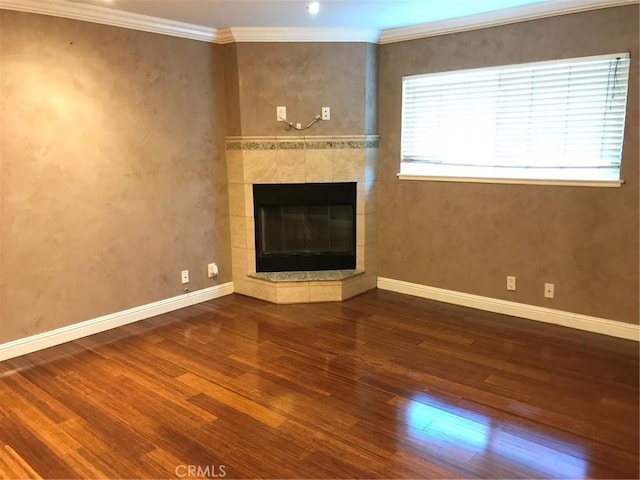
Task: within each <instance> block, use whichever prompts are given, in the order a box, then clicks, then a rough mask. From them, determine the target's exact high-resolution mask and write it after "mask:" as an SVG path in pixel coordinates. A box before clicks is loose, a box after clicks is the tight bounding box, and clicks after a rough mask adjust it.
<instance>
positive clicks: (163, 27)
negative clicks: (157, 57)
mask: <svg viewBox="0 0 640 480" xmlns="http://www.w3.org/2000/svg"><path fill="white" fill-rule="evenodd" d="M0 9H4V10H15V11H19V12H27V13H37V14H40V15H51V16H54V17H62V18H71V19H73V20H81V21H83V22H91V23H100V24H103V25H111V26H114V27H122V28H129V29H131V30H140V31H143V32H151V33H159V34H161V35H170V36H172V37H181V38H190V39H192V40H199V41H201V42H211V43H220V42H219V41H218V30H217V29H215V28H209V27H201V26H198V25H191V24H189V23H182V22H175V21H173V20H166V19H164V18H157V17H150V16H147V15H140V14H137V13H131V12H124V11H122V10H115V9H112V8H106V7H100V6H97V5H89V4H85V3H78V2H68V1H64V0H0Z"/></svg>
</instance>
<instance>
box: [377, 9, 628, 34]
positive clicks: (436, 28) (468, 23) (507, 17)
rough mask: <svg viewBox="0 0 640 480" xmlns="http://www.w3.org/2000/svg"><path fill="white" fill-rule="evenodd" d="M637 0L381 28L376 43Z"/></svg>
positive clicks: (508, 10) (483, 15)
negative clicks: (387, 28)
mask: <svg viewBox="0 0 640 480" xmlns="http://www.w3.org/2000/svg"><path fill="white" fill-rule="evenodd" d="M639 1H640V0H563V1H555V2H545V3H534V4H530V5H523V6H521V7H514V8H509V9H505V10H498V11H495V12H488V13H483V14H479V15H469V16H467V17H460V18H454V19H451V20H442V21H439V22H430V23H425V24H422V25H415V26H411V27H400V28H393V29H389V30H383V31H382V33H381V35H380V40H379V41H378V43H380V44H385V43H396V42H404V41H407V40H415V39H418V38H425V37H435V36H438V35H447V34H449V33H457V32H463V31H467V30H478V29H481V28H488V27H495V26H499V25H507V24H510V23H518V22H526V21H528V20H536V19H539V18H545V17H555V16H558V15H567V14H570V13H577V12H584V11H588V10H598V9H602V8H610V7H619V6H622V5H631V4H637V3H639Z"/></svg>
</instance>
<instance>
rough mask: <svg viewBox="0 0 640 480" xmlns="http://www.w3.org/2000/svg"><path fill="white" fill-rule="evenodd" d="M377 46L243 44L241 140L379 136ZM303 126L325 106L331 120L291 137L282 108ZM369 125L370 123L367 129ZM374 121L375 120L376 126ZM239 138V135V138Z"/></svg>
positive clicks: (239, 50) (239, 46)
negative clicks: (252, 137) (279, 117)
mask: <svg viewBox="0 0 640 480" xmlns="http://www.w3.org/2000/svg"><path fill="white" fill-rule="evenodd" d="M376 48H377V47H376V46H375V45H371V44H367V43H238V44H236V45H235V49H236V53H237V59H236V61H237V69H238V79H239V82H238V83H239V99H240V101H239V105H240V117H241V118H240V124H241V132H240V134H241V135H282V136H285V135H362V134H364V133H369V134H375V133H377V132H375V131H372V130H373V129H374V125H375V84H372V83H371V82H372V81H373V80H375V76H374V75H371V72H372V65H373V68H375V56H376V51H377V50H376ZM278 105H284V106H286V107H287V118H288V119H289V120H290V121H293V122H299V123H301V124H303V125H306V124H308V123H309V122H310V121H311V120H313V117H314V115H316V114H318V113H320V112H321V108H322V107H323V106H328V107H331V120H330V121H326V122H321V123H319V124H317V125H315V126H313V127H312V128H311V129H309V130H307V131H305V132H304V133H301V132H299V131H296V130H293V129H292V130H291V131H289V132H286V131H285V130H284V124H283V123H282V122H280V123H278V122H277V121H276V106H278ZM367 119H369V121H368V123H367ZM372 119H373V120H372ZM236 134H237V133H236Z"/></svg>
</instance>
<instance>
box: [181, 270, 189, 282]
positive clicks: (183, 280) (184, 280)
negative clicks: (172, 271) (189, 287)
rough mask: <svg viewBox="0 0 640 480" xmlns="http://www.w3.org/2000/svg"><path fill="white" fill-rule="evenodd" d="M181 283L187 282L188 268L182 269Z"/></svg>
mask: <svg viewBox="0 0 640 480" xmlns="http://www.w3.org/2000/svg"><path fill="white" fill-rule="evenodd" d="M181 276H182V283H189V270H182V272H181Z"/></svg>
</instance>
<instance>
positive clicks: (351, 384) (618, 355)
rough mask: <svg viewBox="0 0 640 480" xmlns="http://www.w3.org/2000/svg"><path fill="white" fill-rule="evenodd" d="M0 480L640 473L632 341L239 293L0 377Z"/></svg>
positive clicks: (361, 303)
mask: <svg viewBox="0 0 640 480" xmlns="http://www.w3.org/2000/svg"><path fill="white" fill-rule="evenodd" d="M0 399H1V405H0V477H2V478H105V477H107V478H194V477H209V478H216V477H217V478H222V477H225V478H254V477H262V478H345V477H350V478H404V477H410V478H452V477H464V478H474V477H484V478H531V477H535V478H546V477H552V478H584V477H592V478H638V344H637V343H635V342H632V341H626V340H620V339H615V338H610V337H605V336H599V335H595V334H590V333H586V332H580V331H576V330H570V329H565V328H562V327H556V326H551V325H546V324H543V323H536V322H532V321H527V320H522V319H517V318H513V317H507V316H500V315H494V314H489V313H484V312H478V311H474V310H471V309H465V308H462V307H455V306H451V305H445V304H439V303H436V302H431V301H427V300H422V299H417V298H413V297H408V296H403V295H399V294H395V293H390V292H383V291H372V292H369V293H366V294H364V295H361V296H359V297H356V298H354V299H352V300H349V301H347V302H344V303H327V304H305V305H272V304H268V303H265V302H261V301H259V300H254V299H251V298H247V297H242V296H239V295H230V296H228V297H224V298H220V299H218V300H214V301H210V302H206V303H203V304H200V305H196V306H193V307H189V308H186V309H183V310H180V311H176V312H173V313H170V314H166V315H162V316H160V317H155V318H152V319H148V320H145V321H142V322H138V323H135V324H131V325H129V326H126V327H121V328H118V329H114V330H111V331H108V332H104V333H101V334H98V335H94V336H92V337H89V338H85V339H82V340H79V341H75V342H71V343H68V344H65V345H61V346H58V347H55V348H51V349H48V350H45V351H41V352H37V353H34V354H31V355H28V356H24V357H21V358H16V359H13V360H9V361H6V362H4V363H1V364H0Z"/></svg>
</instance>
